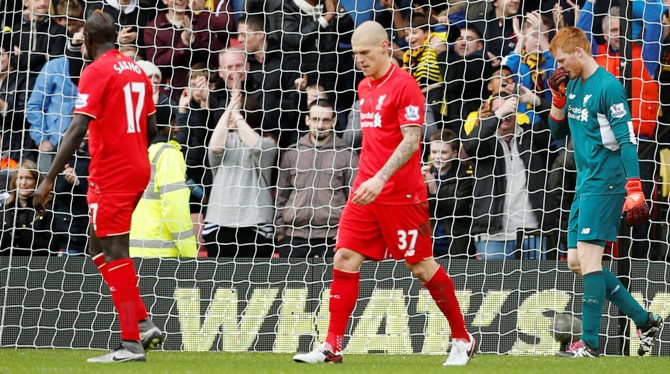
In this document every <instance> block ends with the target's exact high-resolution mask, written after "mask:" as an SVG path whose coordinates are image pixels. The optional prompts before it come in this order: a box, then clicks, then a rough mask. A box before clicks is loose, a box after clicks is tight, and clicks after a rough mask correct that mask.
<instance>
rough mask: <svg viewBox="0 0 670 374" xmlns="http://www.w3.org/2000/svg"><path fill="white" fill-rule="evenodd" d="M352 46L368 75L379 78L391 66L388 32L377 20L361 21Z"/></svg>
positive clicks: (364, 71)
mask: <svg viewBox="0 0 670 374" xmlns="http://www.w3.org/2000/svg"><path fill="white" fill-rule="evenodd" d="M351 46H352V50H353V52H354V56H356V61H357V62H358V65H359V66H360V67H361V70H362V71H363V75H365V76H366V77H372V79H379V78H381V77H383V76H384V74H386V72H388V70H389V69H390V68H391V56H390V55H389V48H390V47H391V42H389V39H388V34H386V30H384V27H382V25H380V24H379V23H377V22H374V21H367V22H363V23H361V24H360V25H359V26H358V27H357V28H356V30H355V31H354V35H353V36H352V37H351Z"/></svg>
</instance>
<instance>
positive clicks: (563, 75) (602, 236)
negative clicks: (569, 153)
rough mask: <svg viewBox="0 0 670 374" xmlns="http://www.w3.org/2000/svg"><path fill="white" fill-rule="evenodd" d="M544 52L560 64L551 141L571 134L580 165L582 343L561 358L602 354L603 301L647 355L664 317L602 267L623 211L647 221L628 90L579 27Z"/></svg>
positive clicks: (571, 246)
mask: <svg viewBox="0 0 670 374" xmlns="http://www.w3.org/2000/svg"><path fill="white" fill-rule="evenodd" d="M549 51H550V52H551V54H552V55H553V56H554V58H555V59H556V62H557V63H558V65H559V68H558V69H556V70H555V72H554V73H553V74H552V75H551V77H549V80H548V83H549V86H550V88H551V91H552V94H553V100H552V107H551V114H550V117H549V125H550V128H551V134H552V136H553V137H554V138H555V139H562V138H565V137H566V136H567V135H571V136H572V137H573V140H574V144H575V163H576V166H577V189H576V194H575V199H574V201H573V202H572V207H571V209H570V219H569V221H568V267H569V268H570V270H572V271H573V272H574V273H576V274H578V275H581V276H582V280H583V282H584V297H583V299H582V313H583V314H582V330H583V333H582V339H581V340H580V341H578V342H576V343H574V344H572V346H571V347H570V349H568V351H567V352H566V355H569V356H572V357H598V356H599V351H598V348H599V343H598V333H599V332H600V320H601V317H602V313H603V305H604V303H605V299H606V298H607V299H608V300H609V301H610V302H612V303H613V304H614V305H616V306H617V307H618V308H619V310H620V311H621V312H623V313H624V314H625V315H627V316H628V317H629V318H631V319H633V321H634V322H635V324H636V325H637V326H638V330H637V335H638V336H639V337H640V348H639V350H638V354H639V355H640V356H642V355H644V354H645V353H646V352H650V351H651V348H652V347H653V345H654V341H655V339H656V335H657V334H658V332H659V331H660V329H661V325H662V324H663V320H662V319H661V318H660V317H659V316H658V315H656V314H652V313H649V312H647V311H645V310H644V309H643V308H642V306H640V304H639V303H638V302H637V301H635V299H633V297H632V296H631V295H630V293H629V292H628V290H626V289H625V288H624V287H623V285H622V284H621V282H620V281H619V280H618V279H617V277H616V276H615V275H614V274H612V272H610V271H609V270H608V269H606V268H603V266H602V257H603V251H604V249H605V244H606V242H608V241H615V240H616V237H617V231H618V228H619V223H620V220H621V214H622V212H623V216H624V219H625V220H626V222H627V224H628V225H630V226H639V225H641V224H643V223H645V222H646V221H647V220H649V207H648V206H647V203H646V202H645V197H644V193H643V192H642V184H641V182H640V170H639V165H638V159H637V147H636V145H637V139H636V138H635V134H634V132H633V124H632V122H631V117H630V110H629V108H628V104H627V102H626V92H625V90H624V88H623V86H622V85H621V83H619V81H618V80H617V79H616V78H615V77H614V76H613V75H611V74H610V73H608V72H607V71H606V70H605V69H603V68H602V67H600V66H599V65H598V64H597V63H596V61H595V60H594V58H593V56H592V55H591V44H590V43H589V41H588V39H587V38H586V35H585V34H584V32H583V31H582V30H580V29H578V28H575V27H566V28H563V29H561V30H560V31H559V32H558V33H557V34H556V36H555V37H554V38H553V39H552V41H551V45H550V47H549Z"/></svg>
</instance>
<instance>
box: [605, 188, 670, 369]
mask: <svg viewBox="0 0 670 374" xmlns="http://www.w3.org/2000/svg"><path fill="white" fill-rule="evenodd" d="M594 198H599V199H601V200H600V201H597V202H596V203H595V204H597V206H599V207H607V208H605V209H602V208H601V209H600V210H596V209H594V210H593V211H594V212H597V214H598V215H600V227H598V230H599V232H602V234H601V235H600V236H601V237H603V238H605V240H607V241H615V240H616V234H617V231H618V229H619V225H620V222H621V210H622V208H623V202H624V199H625V197H624V195H623V194H621V195H608V196H603V197H594ZM592 219H594V220H596V219H597V218H596V217H593V218H592ZM600 244H602V245H603V247H604V246H605V245H606V243H605V242H602V243H600ZM603 276H604V278H605V292H606V293H605V295H606V297H607V299H608V300H609V301H610V302H612V303H613V304H614V305H616V307H617V308H619V310H620V311H621V312H622V313H623V314H625V315H626V316H627V317H629V318H630V319H632V320H633V321H634V322H635V325H636V326H637V327H638V330H637V334H638V336H639V337H640V348H639V349H638V354H639V355H640V356H642V355H644V354H645V353H646V352H650V351H651V348H652V347H653V345H654V341H655V340H656V335H657V334H658V332H659V331H660V328H661V325H662V324H663V320H662V319H661V317H660V316H658V315H655V314H653V313H650V312H647V311H646V310H644V308H643V307H642V306H641V305H640V304H639V303H638V302H637V301H636V300H635V299H634V298H633V296H631V294H630V292H628V290H627V289H626V288H625V287H624V286H623V284H621V281H619V279H618V278H617V277H616V276H615V275H614V274H612V272H611V271H609V269H607V268H603Z"/></svg>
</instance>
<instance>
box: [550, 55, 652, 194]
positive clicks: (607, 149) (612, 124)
mask: <svg viewBox="0 0 670 374" xmlns="http://www.w3.org/2000/svg"><path fill="white" fill-rule="evenodd" d="M565 95H566V99H567V100H566V104H565V114H566V119H567V124H568V125H567V126H566V123H565V122H566V121H565V119H564V120H563V121H560V122H557V121H555V120H553V119H552V118H550V120H549V124H550V128H551V133H552V135H553V136H554V137H555V138H557V139H561V138H564V137H565V136H567V135H568V134H572V137H573V140H574V144H575V164H576V166H577V189H576V193H577V194H578V195H604V194H617V193H625V192H626V190H625V188H624V187H625V185H626V177H628V178H639V177H640V170H639V165H638V160H637V146H636V145H637V139H636V137H635V132H634V131H633V122H632V121H631V117H630V110H629V108H628V103H627V102H626V92H625V90H624V88H623V86H622V85H621V83H620V82H619V81H618V80H617V79H616V78H615V77H614V76H613V75H612V74H610V73H608V72H607V70H605V69H603V68H602V67H599V68H598V69H597V70H596V72H595V73H593V75H591V76H590V77H589V78H588V79H586V80H585V81H582V79H573V80H571V81H570V82H569V83H568V86H567V90H566V93H565Z"/></svg>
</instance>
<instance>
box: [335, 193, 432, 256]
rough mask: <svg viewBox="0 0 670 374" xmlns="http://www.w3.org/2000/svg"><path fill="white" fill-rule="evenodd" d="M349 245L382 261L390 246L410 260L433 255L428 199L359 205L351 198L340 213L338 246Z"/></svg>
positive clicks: (392, 250) (398, 254)
mask: <svg viewBox="0 0 670 374" xmlns="http://www.w3.org/2000/svg"><path fill="white" fill-rule="evenodd" d="M339 248H347V249H350V250H352V251H354V252H356V253H360V254H362V255H363V256H365V257H367V258H368V259H370V260H374V261H381V260H383V259H384V258H385V257H386V256H385V254H386V250H387V249H388V251H389V253H390V254H391V256H393V258H394V259H396V260H405V261H406V262H408V263H410V264H414V263H417V262H419V261H422V260H425V259H427V258H431V257H433V241H432V237H431V229H430V217H429V216H428V203H427V202H426V203H419V204H402V205H389V204H375V203H372V204H369V205H355V204H353V203H351V202H347V205H346V206H345V207H344V211H343V212H342V217H340V224H339V229H338V232H337V244H336V245H335V250H337V249H339Z"/></svg>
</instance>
